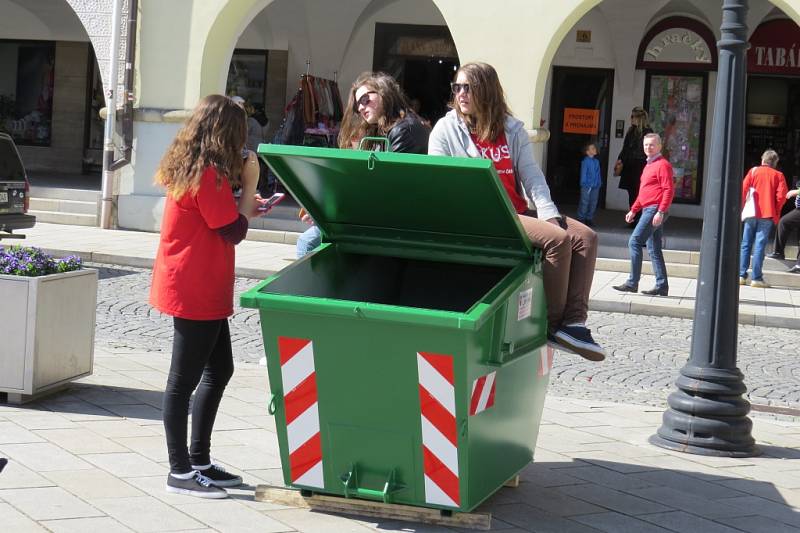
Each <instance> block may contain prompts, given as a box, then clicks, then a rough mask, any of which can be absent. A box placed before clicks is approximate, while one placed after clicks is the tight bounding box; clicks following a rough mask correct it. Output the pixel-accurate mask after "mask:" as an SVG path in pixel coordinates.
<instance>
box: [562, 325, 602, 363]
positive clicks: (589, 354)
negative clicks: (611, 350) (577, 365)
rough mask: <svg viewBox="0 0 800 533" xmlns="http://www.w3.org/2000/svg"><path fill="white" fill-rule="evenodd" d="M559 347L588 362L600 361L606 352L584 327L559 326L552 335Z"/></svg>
mask: <svg viewBox="0 0 800 533" xmlns="http://www.w3.org/2000/svg"><path fill="white" fill-rule="evenodd" d="M554 337H555V338H556V341H557V342H558V344H560V345H561V346H563V347H565V348H567V349H569V350H571V351H572V352H574V353H576V354H578V355H580V356H581V357H583V358H584V359H588V360H589V361H602V360H603V359H605V358H606V352H605V350H603V348H602V347H601V346H600V345H599V344H597V342H596V341H595V340H594V339H593V338H592V332H591V331H589V328H587V327H585V326H561V327H560V328H559V329H558V331H556V334H555V335H554Z"/></svg>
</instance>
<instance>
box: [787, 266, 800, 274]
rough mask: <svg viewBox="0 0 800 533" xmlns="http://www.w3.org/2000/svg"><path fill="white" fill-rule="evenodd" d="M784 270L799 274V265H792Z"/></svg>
mask: <svg viewBox="0 0 800 533" xmlns="http://www.w3.org/2000/svg"><path fill="white" fill-rule="evenodd" d="M786 272H791V273H792V274H800V265H794V266H793V267H792V268H790V269H789V270H787V271H786Z"/></svg>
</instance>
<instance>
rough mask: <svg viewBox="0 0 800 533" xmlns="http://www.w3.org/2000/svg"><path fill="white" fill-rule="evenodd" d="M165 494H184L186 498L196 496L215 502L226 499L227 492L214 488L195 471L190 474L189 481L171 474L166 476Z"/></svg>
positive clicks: (209, 481)
mask: <svg viewBox="0 0 800 533" xmlns="http://www.w3.org/2000/svg"><path fill="white" fill-rule="evenodd" d="M167 492H173V493H175V494H186V495H187V496H196V497H198V498H211V499H215V500H218V499H220V498H227V497H228V491H226V490H225V489H222V488H219V487H216V486H214V485H213V484H212V483H211V480H210V479H208V478H207V477H206V476H203V475H201V474H200V473H199V472H198V471H196V470H195V471H194V472H192V477H190V478H189V479H180V478H177V477H175V476H173V475H172V474H168V475H167Z"/></svg>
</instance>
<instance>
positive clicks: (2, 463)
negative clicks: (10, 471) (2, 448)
mask: <svg viewBox="0 0 800 533" xmlns="http://www.w3.org/2000/svg"><path fill="white" fill-rule="evenodd" d="M7 464H8V459H6V458H5V457H0V472H2V471H3V469H4V468H5V467H6V465H7Z"/></svg>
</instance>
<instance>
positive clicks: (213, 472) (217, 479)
mask: <svg viewBox="0 0 800 533" xmlns="http://www.w3.org/2000/svg"><path fill="white" fill-rule="evenodd" d="M192 468H194V469H195V470H196V471H197V473H199V474H200V475H201V476H205V477H207V478H208V479H210V480H211V484H212V485H216V486H217V487H238V486H239V485H241V484H242V476H237V475H236V474H231V473H230V472H227V471H226V470H225V469H224V468H222V467H221V466H219V465H215V464H212V465H211V466H209V467H208V468H198V467H196V466H195V465H192Z"/></svg>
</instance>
